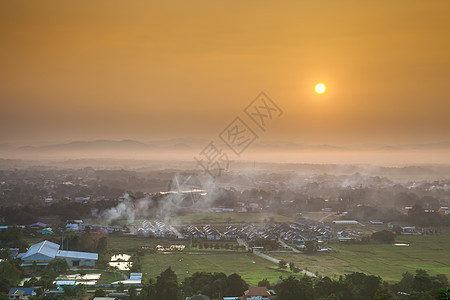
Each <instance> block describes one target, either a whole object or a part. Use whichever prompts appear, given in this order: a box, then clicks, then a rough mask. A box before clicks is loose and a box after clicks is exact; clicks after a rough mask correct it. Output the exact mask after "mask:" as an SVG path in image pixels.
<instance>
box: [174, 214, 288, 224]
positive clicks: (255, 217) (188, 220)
mask: <svg viewBox="0 0 450 300" xmlns="http://www.w3.org/2000/svg"><path fill="white" fill-rule="evenodd" d="M264 219H265V220H267V221H270V220H271V219H273V221H274V222H292V221H293V220H294V219H293V218H292V217H287V216H282V215H279V214H276V213H268V212H261V213H238V212H218V213H210V212H208V213H193V214H187V215H184V216H177V217H173V218H172V219H171V221H173V222H174V223H176V224H215V223H262V222H264Z"/></svg>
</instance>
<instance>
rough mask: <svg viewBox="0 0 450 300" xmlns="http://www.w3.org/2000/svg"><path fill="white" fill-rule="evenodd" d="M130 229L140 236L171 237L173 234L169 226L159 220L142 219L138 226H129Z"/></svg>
mask: <svg viewBox="0 0 450 300" xmlns="http://www.w3.org/2000/svg"><path fill="white" fill-rule="evenodd" d="M130 229H132V230H133V232H134V231H136V234H137V235H138V236H142V237H172V236H173V235H174V233H173V231H172V229H171V227H170V226H169V225H167V224H166V223H164V222H162V221H159V220H156V221H154V222H150V221H143V222H142V223H141V224H140V225H139V226H131V228H130Z"/></svg>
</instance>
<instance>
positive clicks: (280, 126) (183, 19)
mask: <svg viewBox="0 0 450 300" xmlns="http://www.w3.org/2000/svg"><path fill="white" fill-rule="evenodd" d="M449 13H450V2H449V1H445V0H438V1H432V2H423V1H418V0H413V1H396V2H394V3H393V2H390V1H377V2H357V1H339V2H335V1H331V0H327V1H321V2H314V3H313V2H303V1H283V2H279V3H274V2H269V1H246V2H244V3H242V2H239V1H227V2H224V3H217V2H214V3H212V2H209V1H193V2H192V1H191V2H183V1H172V2H170V3H168V2H164V3H158V2H146V1H133V2H121V1H105V0H101V1H96V2H91V1H74V2H60V1H56V0H44V1H39V2H29V1H2V2H1V3H0V24H1V25H2V26H0V34H1V36H2V41H3V43H2V47H1V48H0V54H1V55H0V63H1V66H2V67H1V68H0V79H1V80H0V98H1V99H2V104H1V110H2V118H1V123H0V124H1V126H0V144H17V145H39V144H40V145H42V144H46V143H47V144H52V143H64V142H71V141H86V140H97V139H112V140H123V139H132V140H139V141H144V142H148V141H152V140H158V139H170V138H179V137H190V136H193V137H198V138H202V139H207V140H211V139H216V138H217V135H218V134H219V133H220V132H221V131H222V130H223V128H224V127H225V126H226V125H227V124H229V123H230V122H231V121H232V120H233V119H234V118H235V117H236V116H242V114H243V112H242V111H243V109H244V108H245V107H246V106H247V104H248V103H250V102H251V101H252V100H253V99H254V98H255V97H256V96H257V95H258V94H259V92H261V91H264V92H266V93H267V95H268V96H269V97H270V98H271V99H273V101H274V102H275V103H276V104H277V105H279V106H280V108H281V109H282V110H283V112H284V113H283V115H282V116H281V117H280V118H279V119H276V120H274V122H272V123H271V124H270V126H269V128H268V129H267V131H266V132H262V131H259V132H257V133H258V135H259V136H260V140H259V141H273V140H282V141H289V142H295V143H300V144H329V145H339V146H346V145H361V144H388V145H402V144H424V143H437V142H443V141H449V140H450V134H449V132H450V101H449V100H450V89H449V87H450V85H449V83H450V56H449V55H448V53H450V19H449V18H448V16H449ZM318 82H323V83H325V85H326V86H327V91H326V92H325V93H324V94H323V95H318V94H316V93H315V92H314V85H315V84H316V83H318Z"/></svg>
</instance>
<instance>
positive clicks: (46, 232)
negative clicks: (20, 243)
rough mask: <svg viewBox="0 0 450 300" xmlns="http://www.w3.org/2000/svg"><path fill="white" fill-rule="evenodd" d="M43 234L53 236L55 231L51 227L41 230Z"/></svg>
mask: <svg viewBox="0 0 450 300" xmlns="http://www.w3.org/2000/svg"><path fill="white" fill-rule="evenodd" d="M41 233H42V234H53V229H52V228H51V227H47V228H44V229H42V230H41Z"/></svg>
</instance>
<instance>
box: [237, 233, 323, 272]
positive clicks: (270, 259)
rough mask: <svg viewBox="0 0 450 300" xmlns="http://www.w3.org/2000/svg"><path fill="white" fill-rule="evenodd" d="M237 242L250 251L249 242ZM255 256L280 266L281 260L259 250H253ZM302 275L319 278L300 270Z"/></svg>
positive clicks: (239, 240)
mask: <svg viewBox="0 0 450 300" xmlns="http://www.w3.org/2000/svg"><path fill="white" fill-rule="evenodd" d="M237 242H238V244H239V245H241V246H244V247H245V249H247V250H248V249H249V245H248V243H247V241H245V240H243V239H237ZM284 245H286V243H284ZM286 246H287V247H289V246H288V245H286ZM291 248H292V247H291ZM297 251H298V250H297ZM253 254H255V255H257V256H259V257H261V258H264V259H265V260H268V261H271V262H273V263H276V264H278V263H279V262H280V260H279V259H277V258H275V257H272V256H269V255H267V254H264V253H262V252H259V251H258V250H253ZM300 273H303V274H306V275H308V276H311V277H317V276H316V274H314V273H312V272H309V271H306V270H300Z"/></svg>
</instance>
